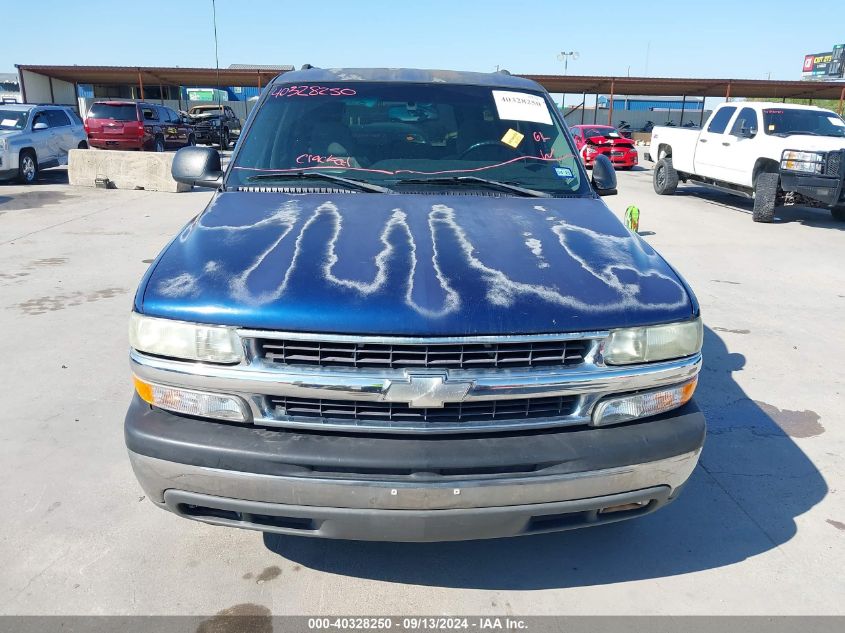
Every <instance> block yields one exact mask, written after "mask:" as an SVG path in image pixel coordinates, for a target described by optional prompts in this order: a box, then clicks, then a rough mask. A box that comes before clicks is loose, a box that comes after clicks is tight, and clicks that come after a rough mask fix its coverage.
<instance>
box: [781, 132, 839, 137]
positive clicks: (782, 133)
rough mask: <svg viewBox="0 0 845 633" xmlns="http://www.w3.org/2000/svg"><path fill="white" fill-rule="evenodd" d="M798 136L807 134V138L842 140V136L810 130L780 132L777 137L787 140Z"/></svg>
mask: <svg viewBox="0 0 845 633" xmlns="http://www.w3.org/2000/svg"><path fill="white" fill-rule="evenodd" d="M796 134H805V135H807V136H831V137H833V138H841V135H840V136H837V135H834V134H819V133H818V132H810V131H809V130H792V131H789V132H778V133H777V134H776V136H781V137H783V138H786V137H787V136H795V135H796Z"/></svg>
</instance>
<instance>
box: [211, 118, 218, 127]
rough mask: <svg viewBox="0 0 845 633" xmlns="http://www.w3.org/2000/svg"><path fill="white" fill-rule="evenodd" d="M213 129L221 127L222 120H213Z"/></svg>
mask: <svg viewBox="0 0 845 633" xmlns="http://www.w3.org/2000/svg"><path fill="white" fill-rule="evenodd" d="M211 127H220V119H211Z"/></svg>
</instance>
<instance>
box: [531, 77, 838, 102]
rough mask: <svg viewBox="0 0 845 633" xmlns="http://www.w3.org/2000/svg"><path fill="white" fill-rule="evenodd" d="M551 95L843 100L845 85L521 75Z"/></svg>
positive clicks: (833, 83) (738, 80)
mask: <svg viewBox="0 0 845 633" xmlns="http://www.w3.org/2000/svg"><path fill="white" fill-rule="evenodd" d="M521 76H522V77H525V78H527V79H533V80H534V81H536V82H537V83H539V84H540V85H542V86H543V87H544V88H545V89H546V90H548V91H549V92H555V93H578V92H580V93H587V94H612V95H625V94H636V95H650V96H683V95H686V96H688V97H723V98H726V97H764V98H769V99H840V98H842V96H843V94H844V93H845V82H837V81H799V80H796V81H773V80H767V79H695V78H679V77H595V76H587V75H521Z"/></svg>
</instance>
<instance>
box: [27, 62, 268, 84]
mask: <svg viewBox="0 0 845 633" xmlns="http://www.w3.org/2000/svg"><path fill="white" fill-rule="evenodd" d="M17 68H18V69H19V70H28V71H30V72H34V73H38V74H40V75H45V76H47V77H52V78H54V79H62V80H64V81H68V82H70V83H78V84H137V83H138V81H139V78H140V81H141V82H143V83H145V84H149V85H156V84H162V85H171V86H196V85H208V86H215V85H217V84H218V77H219V84H220V85H221V86H260V87H263V86H265V85H267V84H268V83H269V82H270V81H271V80H272V79H273V78H274V77H276V75H278V74H279V73H280V72H281V71H282V69H281V68H279V69H272V68H249V69H244V68H221V69H220V70H219V71H218V70H216V69H214V68H179V67H165V66H46V65H43V66H41V65H39V66H36V65H30V64H17ZM218 73H219V74H218Z"/></svg>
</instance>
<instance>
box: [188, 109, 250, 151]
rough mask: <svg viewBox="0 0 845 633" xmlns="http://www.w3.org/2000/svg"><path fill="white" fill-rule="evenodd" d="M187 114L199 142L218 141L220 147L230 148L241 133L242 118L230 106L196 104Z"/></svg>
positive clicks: (206, 143) (209, 142) (208, 143)
mask: <svg viewBox="0 0 845 633" xmlns="http://www.w3.org/2000/svg"><path fill="white" fill-rule="evenodd" d="M187 116H188V120H189V121H190V123H191V125H193V126H194V133H195V134H196V137H197V142H198V143H202V144H204V145H210V144H212V143H217V144H218V145H220V149H229V145H231V143H232V142H233V141H235V140H236V139H237V138H238V137H239V136H240V135H241V120H240V119H239V118H238V117H237V116H236V115H235V113H234V111H233V110H232V108H230V107H229V106H223V105H199V106H194V107H192V108H191V109H190V110H188V112H187Z"/></svg>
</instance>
